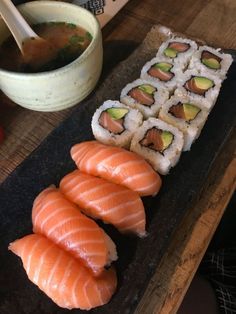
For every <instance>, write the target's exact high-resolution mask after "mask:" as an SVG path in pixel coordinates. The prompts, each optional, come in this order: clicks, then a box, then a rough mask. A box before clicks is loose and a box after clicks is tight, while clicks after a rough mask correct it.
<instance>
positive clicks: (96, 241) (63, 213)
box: [32, 187, 117, 276]
mask: <svg viewBox="0 0 236 314" xmlns="http://www.w3.org/2000/svg"><path fill="white" fill-rule="evenodd" d="M32 221H33V231H34V232H35V233H38V234H42V235H45V236H46V237H47V238H49V239H50V240H52V241H53V242H54V243H56V244H58V245H59V246H60V247H61V248H62V249H64V250H66V251H68V252H70V253H71V254H72V255H73V256H74V257H76V258H79V259H80V261H81V262H82V263H83V264H84V265H85V266H87V267H89V268H90V269H91V270H92V272H93V274H94V275H96V276H97V275H99V274H100V273H101V272H102V271H103V268H104V266H106V265H109V264H110V263H111V261H112V260H116V259H117V255H116V247H115V244H114V243H113V242H112V240H111V239H110V238H109V237H108V235H106V234H105V232H104V231H103V230H102V229H101V228H100V227H99V226H98V225H97V224H96V222H95V221H93V220H92V219H90V218H88V217H87V216H85V215H84V214H82V213H81V212H80V210H79V209H78V207H77V206H75V205H74V204H73V203H71V202H70V201H68V200H67V199H66V198H65V196H64V195H63V194H62V193H61V192H60V191H59V190H58V189H56V188H54V187H49V188H47V189H45V190H44V191H42V192H41V193H40V194H39V195H38V196H37V197H36V199H35V201H34V205H33V211H32Z"/></svg>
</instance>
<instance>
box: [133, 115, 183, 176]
mask: <svg viewBox="0 0 236 314" xmlns="http://www.w3.org/2000/svg"><path fill="white" fill-rule="evenodd" d="M153 128H156V129H158V130H161V131H167V132H170V133H172V134H173V141H172V143H171V144H170V146H169V147H168V148H167V149H165V150H164V152H162V153H160V152H158V151H156V150H154V149H152V148H150V147H147V146H143V145H142V144H141V141H142V140H143V139H144V138H145V136H146V134H147V132H148V131H149V130H151V129H153ZM183 145H184V136H183V133H182V132H181V131H179V130H178V129H177V128H176V127H174V126H172V125H170V124H168V123H166V122H164V121H162V120H160V119H156V118H149V119H148V120H146V121H144V122H143V124H142V126H140V127H139V128H138V129H137V131H136V132H135V135H134V137H133V139H132V141H131V147H130V150H131V151H133V152H135V153H137V154H139V155H140V156H142V157H143V158H144V159H146V160H147V161H148V162H149V163H150V164H151V165H152V167H153V168H154V169H155V170H156V171H157V172H159V173H160V174H163V175H165V174H167V173H168V172H169V170H170V168H171V167H174V166H175V165H176V163H177V162H178V160H179V158H180V155H181V152H182V149H183Z"/></svg>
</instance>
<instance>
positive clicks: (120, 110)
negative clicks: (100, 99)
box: [92, 100, 143, 148]
mask: <svg viewBox="0 0 236 314" xmlns="http://www.w3.org/2000/svg"><path fill="white" fill-rule="evenodd" d="M142 122H143V115H142V114H141V112H140V111H139V110H136V109H132V108H130V107H127V106H125V105H124V104H122V103H120V102H119V101H116V100H107V101H105V102H104V103H103V104H102V105H101V106H100V107H99V108H98V109H97V110H96V111H95V113H94V115H93V118H92V131H93V135H94V137H95V138H96V139H97V140H98V141H100V142H102V143H104V144H108V145H115V146H120V147H127V148H129V145H130V141H131V138H132V137H133V134H134V132H135V130H136V129H137V127H139V126H140V125H141V124H142Z"/></svg>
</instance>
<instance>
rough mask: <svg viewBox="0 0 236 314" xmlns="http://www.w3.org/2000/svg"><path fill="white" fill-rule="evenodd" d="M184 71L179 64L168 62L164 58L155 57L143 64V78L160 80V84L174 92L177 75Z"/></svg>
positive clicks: (152, 80) (154, 81) (151, 80)
mask: <svg viewBox="0 0 236 314" xmlns="http://www.w3.org/2000/svg"><path fill="white" fill-rule="evenodd" d="M182 73H183V72H182V69H181V67H180V66H179V65H175V64H174V63H173V62H170V61H168V62H167V61H166V59H164V58H153V59H152V60H150V61H148V62H147V63H146V64H145V65H144V66H143V68H142V70H141V79H142V80H148V81H150V83H156V82H158V83H159V84H160V86H163V87H165V88H166V89H168V90H169V92H173V90H174V89H175V88H176V86H177V76H178V75H179V74H182Z"/></svg>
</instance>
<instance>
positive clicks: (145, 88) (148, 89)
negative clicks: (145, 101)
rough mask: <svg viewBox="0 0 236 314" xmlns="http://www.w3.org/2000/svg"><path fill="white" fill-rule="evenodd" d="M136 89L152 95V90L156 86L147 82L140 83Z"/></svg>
mask: <svg viewBox="0 0 236 314" xmlns="http://www.w3.org/2000/svg"><path fill="white" fill-rule="evenodd" d="M138 89H141V90H142V91H143V92H145V93H147V94H149V95H153V94H154V92H155V91H156V88H155V87H153V86H152V85H149V84H142V85H140V86H138Z"/></svg>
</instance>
